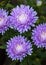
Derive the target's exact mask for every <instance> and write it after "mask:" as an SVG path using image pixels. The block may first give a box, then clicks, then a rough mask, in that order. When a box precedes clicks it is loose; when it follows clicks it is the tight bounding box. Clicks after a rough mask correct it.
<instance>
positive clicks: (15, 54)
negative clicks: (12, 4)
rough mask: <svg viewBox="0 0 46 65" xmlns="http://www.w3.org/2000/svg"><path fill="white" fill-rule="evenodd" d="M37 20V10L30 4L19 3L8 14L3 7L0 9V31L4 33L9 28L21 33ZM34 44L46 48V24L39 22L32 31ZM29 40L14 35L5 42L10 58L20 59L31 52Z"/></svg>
mask: <svg viewBox="0 0 46 65" xmlns="http://www.w3.org/2000/svg"><path fill="white" fill-rule="evenodd" d="M37 20H38V17H37V12H36V11H34V9H33V8H32V7H31V8H30V6H26V5H20V7H19V6H17V7H16V8H13V9H12V11H11V13H10V15H8V12H6V10H4V9H0V33H2V34H3V33H5V31H7V30H8V29H9V28H13V29H14V30H18V31H19V32H20V34H21V33H24V32H25V31H28V30H30V29H31V26H34V23H36V21H37ZM31 38H32V39H33V42H34V44H35V45H36V46H37V47H38V48H39V47H45V48H46V24H40V25H38V26H37V27H36V28H34V30H33V31H32V37H31ZM32 50H33V49H32V44H31V42H30V41H29V40H28V41H27V39H26V38H25V37H24V36H21V35H18V36H15V37H13V38H11V39H10V40H8V42H7V49H6V52H7V55H9V57H11V58H12V60H16V59H17V60H20V61H21V60H22V59H23V58H24V57H25V56H27V54H28V55H31V54H32Z"/></svg>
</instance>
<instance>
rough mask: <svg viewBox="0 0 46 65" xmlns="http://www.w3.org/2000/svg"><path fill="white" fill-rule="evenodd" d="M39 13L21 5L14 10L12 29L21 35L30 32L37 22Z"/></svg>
mask: <svg viewBox="0 0 46 65" xmlns="http://www.w3.org/2000/svg"><path fill="white" fill-rule="evenodd" d="M36 15H37V12H36V11H34V9H33V8H32V7H31V8H30V7H29V6H26V5H20V7H19V6H17V7H16V8H13V9H12V12H11V16H9V19H10V27H11V28H14V29H17V30H18V31H19V32H20V33H23V32H25V31H28V29H30V28H31V27H30V26H33V25H34V23H35V22H36V21H37V19H38V17H37V16H36Z"/></svg>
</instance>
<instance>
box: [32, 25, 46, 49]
mask: <svg viewBox="0 0 46 65" xmlns="http://www.w3.org/2000/svg"><path fill="white" fill-rule="evenodd" d="M32 35H33V36H32V39H33V41H34V44H35V45H36V46H37V47H45V48H46V24H40V25H38V26H37V27H36V28H35V29H34V30H33V32H32Z"/></svg>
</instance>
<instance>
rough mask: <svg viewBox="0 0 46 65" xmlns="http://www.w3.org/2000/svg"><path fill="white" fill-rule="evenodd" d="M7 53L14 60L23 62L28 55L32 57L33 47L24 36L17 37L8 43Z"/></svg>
mask: <svg viewBox="0 0 46 65" xmlns="http://www.w3.org/2000/svg"><path fill="white" fill-rule="evenodd" d="M6 52H7V54H8V55H9V57H11V58H12V60H16V59H17V60H20V61H22V60H23V58H24V57H25V56H27V54H28V55H31V53H32V45H31V43H30V41H27V39H26V38H24V37H22V36H15V37H13V38H11V40H9V41H8V42H7V49H6Z"/></svg>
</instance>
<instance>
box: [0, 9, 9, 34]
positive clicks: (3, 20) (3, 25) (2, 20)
mask: <svg viewBox="0 0 46 65" xmlns="http://www.w3.org/2000/svg"><path fill="white" fill-rule="evenodd" d="M7 20H8V12H6V10H3V9H0V33H2V34H3V33H4V32H5V31H7V29H8V23H7Z"/></svg>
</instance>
